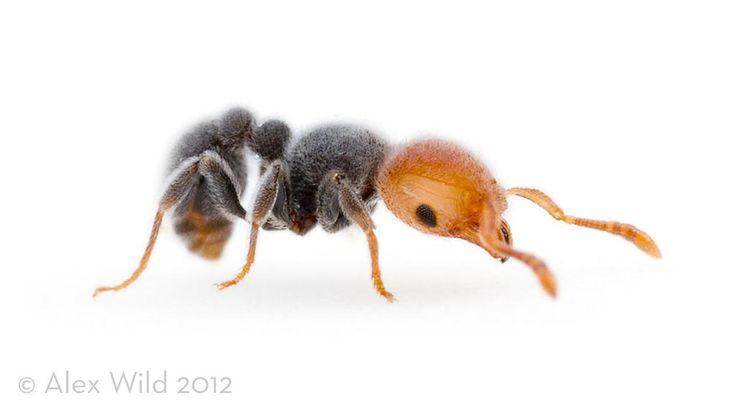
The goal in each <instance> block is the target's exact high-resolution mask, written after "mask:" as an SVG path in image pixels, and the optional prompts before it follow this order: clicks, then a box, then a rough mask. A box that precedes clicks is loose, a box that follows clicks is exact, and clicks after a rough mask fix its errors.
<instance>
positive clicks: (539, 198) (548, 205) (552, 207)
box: [506, 188, 662, 257]
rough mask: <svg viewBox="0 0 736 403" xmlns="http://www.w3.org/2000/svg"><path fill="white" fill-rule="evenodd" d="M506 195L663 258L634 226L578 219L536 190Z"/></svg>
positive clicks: (519, 190)
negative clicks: (529, 202) (616, 237)
mask: <svg viewBox="0 0 736 403" xmlns="http://www.w3.org/2000/svg"><path fill="white" fill-rule="evenodd" d="M506 193H508V194H510V195H516V196H521V197H523V198H525V199H528V200H531V201H532V202H534V203H536V204H537V205H538V206H540V207H542V208H543V209H545V210H547V212H548V213H549V214H550V215H551V216H552V217H554V218H555V219H557V220H560V221H564V222H566V223H568V224H572V225H578V226H581V227H588V228H593V229H597V230H600V231H605V232H609V233H611V234H614V235H619V236H621V237H623V238H625V239H627V240H629V241H631V242H632V243H633V244H634V245H636V246H637V247H638V248H639V249H641V250H642V251H644V252H645V253H647V254H648V255H650V256H653V257H662V254H661V253H660V251H659V248H658V247H657V244H656V243H654V240H653V239H652V238H651V237H650V236H649V235H647V234H646V233H645V232H644V231H642V230H640V229H638V228H636V227H634V226H633V225H629V224H622V223H618V222H615V221H598V220H590V219H587V218H578V217H572V216H569V215H566V214H565V212H564V211H562V209H561V208H560V207H559V206H558V205H557V204H555V202H554V201H552V199H550V198H549V196H547V195H546V194H544V193H542V192H541V191H539V190H536V189H527V188H512V189H509V190H507V191H506Z"/></svg>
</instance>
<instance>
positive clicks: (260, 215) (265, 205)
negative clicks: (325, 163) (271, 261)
mask: <svg viewBox="0 0 736 403" xmlns="http://www.w3.org/2000/svg"><path fill="white" fill-rule="evenodd" d="M282 170H283V165H282V163H281V162H280V161H276V162H273V163H272V164H271V165H270V166H269V167H268V169H267V170H266V172H265V173H264V174H263V177H262V179H261V184H260V186H259V188H258V193H257V194H256V199H255V203H254V206H253V222H252V224H251V229H250V241H249V242H248V257H247V258H246V260H245V264H244V265H243V267H242V268H241V269H240V272H239V273H238V274H237V275H236V276H235V277H233V278H232V279H230V280H228V281H223V282H222V283H220V284H217V288H219V289H220V290H224V289H225V288H228V287H230V286H233V285H235V284H238V283H239V282H240V281H241V280H242V279H243V278H245V276H246V275H247V274H248V272H249V271H250V268H251V266H252V265H253V262H254V261H255V259H256V243H257V241H258V229H259V228H260V227H261V224H262V223H263V221H264V220H265V219H266V218H267V217H268V213H270V212H271V209H272V208H273V205H274V202H275V201H276V196H277V195H278V185H279V181H280V180H283V177H282Z"/></svg>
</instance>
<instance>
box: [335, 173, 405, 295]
mask: <svg viewBox="0 0 736 403" xmlns="http://www.w3.org/2000/svg"><path fill="white" fill-rule="evenodd" d="M332 181H333V183H334V185H335V186H337V191H338V199H339V203H340V209H341V210H342V211H343V213H344V214H345V216H347V217H348V218H349V219H350V220H351V221H352V222H354V223H356V224H358V226H359V227H360V228H361V229H362V230H363V232H364V233H365V236H366V238H367V239H368V248H369V249H370V252H371V279H372V280H373V287H375V289H376V291H377V292H378V294H379V295H380V296H382V297H383V298H386V300H387V301H388V302H395V301H396V298H394V296H393V294H391V293H390V292H388V291H386V287H384V285H383V279H382V278H381V268H380V267H379V265H378V239H377V238H376V234H375V233H374V232H373V229H374V228H375V227H376V226H375V225H374V224H373V220H371V215H370V213H369V212H368V210H367V209H366V207H365V203H364V202H363V200H362V199H361V198H360V196H358V195H357V194H356V193H355V191H353V189H352V188H351V186H350V182H349V180H348V179H347V178H346V177H345V176H344V175H342V174H340V173H334V174H333V177H332Z"/></svg>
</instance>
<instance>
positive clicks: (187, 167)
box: [93, 157, 199, 297]
mask: <svg viewBox="0 0 736 403" xmlns="http://www.w3.org/2000/svg"><path fill="white" fill-rule="evenodd" d="M198 162H199V157H192V158H188V159H186V160H184V161H182V163H181V164H180V165H179V166H178V167H177V168H176V169H175V170H174V172H172V174H171V180H170V181H169V185H168V187H167V188H166V191H165V192H164V195H163V197H162V198H161V201H160V202H159V205H158V211H156V216H155V218H154V220H153V227H152V228H151V234H150V235H149V237H148V245H147V246H146V250H145V252H144V253H143V257H141V260H140V262H139V263H138V268H136V269H135V271H134V272H133V274H131V275H130V277H128V278H127V279H126V280H125V281H123V282H122V283H120V284H118V285H116V286H111V287H98V288H97V289H96V290H95V293H94V296H93V297H96V296H97V295H98V294H101V293H103V292H108V291H120V290H122V289H123V288H125V287H127V286H129V285H130V284H132V283H133V282H134V281H135V280H136V279H138V276H140V275H141V273H143V271H144V270H145V269H146V266H147V265H148V259H150V257H151V253H152V252H153V246H154V245H155V244H156V238H158V231H159V229H160V228H161V222H162V221H163V218H164V214H165V213H166V211H167V210H169V209H170V208H172V207H174V206H175V205H176V204H177V203H179V202H180V201H181V199H182V198H183V197H184V196H185V195H186V194H187V192H188V191H189V189H190V188H191V187H192V182H193V180H194V177H195V176H196V175H197V164H198Z"/></svg>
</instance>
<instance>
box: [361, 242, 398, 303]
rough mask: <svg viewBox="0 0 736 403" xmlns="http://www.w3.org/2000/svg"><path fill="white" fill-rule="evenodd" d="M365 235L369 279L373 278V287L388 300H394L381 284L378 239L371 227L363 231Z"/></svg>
mask: <svg viewBox="0 0 736 403" xmlns="http://www.w3.org/2000/svg"><path fill="white" fill-rule="evenodd" d="M365 235H366V237H368V247H369V248H370V250H371V269H372V270H371V279H372V280H373V287H375V288H376V291H377V292H378V294H380V295H381V296H382V297H383V298H386V300H387V301H388V302H394V301H396V298H394V296H393V294H391V293H390V292H388V291H386V288H385V287H384V286H383V279H381V269H380V267H379V266H378V239H376V234H374V233H373V229H371V228H369V229H368V230H367V231H365Z"/></svg>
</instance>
